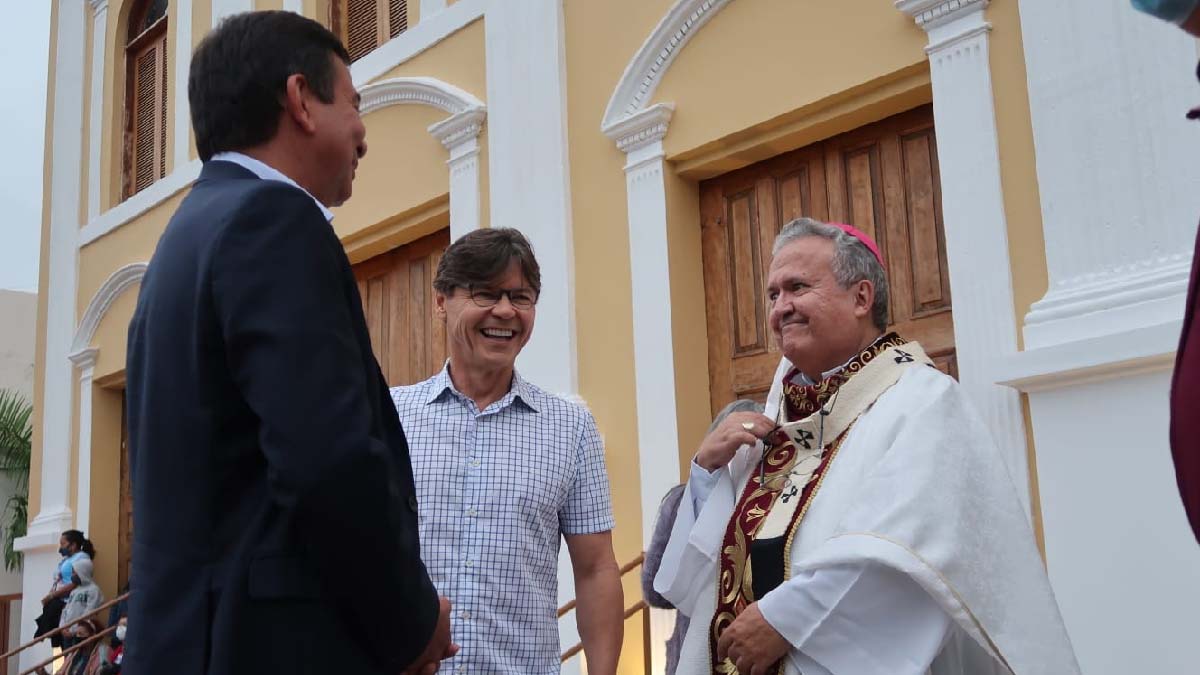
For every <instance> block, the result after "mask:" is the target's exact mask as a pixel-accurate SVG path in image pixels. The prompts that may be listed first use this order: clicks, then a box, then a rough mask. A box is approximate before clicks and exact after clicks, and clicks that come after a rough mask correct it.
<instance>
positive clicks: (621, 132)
mask: <svg viewBox="0 0 1200 675" xmlns="http://www.w3.org/2000/svg"><path fill="white" fill-rule="evenodd" d="M673 111H674V107H673V106H671V105H670V104H666V103H659V104H657V105H654V106H651V107H649V108H646V109H645V110H642V111H639V112H637V113H634V114H633V115H631V116H629V117H627V118H625V119H624V120H622V121H620V122H617V123H616V124H613V125H611V126H609V127H606V128H605V129H604V133H605V134H606V135H607V136H608V137H609V138H611V139H613V140H614V141H615V142H616V144H617V147H618V148H620V149H621V150H622V151H623V152H624V153H625V157H626V163H625V199H626V204H627V208H628V214H629V215H628V221H629V267H630V274H631V277H632V285H633V297H632V302H633V362H634V373H635V391H636V393H637V438H638V466H639V469H640V476H639V478H640V481H641V501H642V548H643V549H646V548H649V546H650V538H651V536H652V535H653V534H654V520H655V516H656V515H657V514H658V505H659V504H660V503H661V502H662V498H663V495H665V494H666V493H667V491H668V490H670V489H671V488H672V487H674V486H675V485H676V484H677V482H678V480H679V428H678V424H677V420H678V417H677V406H676V401H675V348H674V340H673V336H672V331H671V312H670V311H669V308H670V298H671V275H670V265H669V264H668V260H669V257H668V250H667V193H666V183H665V182H664V176H663V172H664V170H665V167H664V162H663V158H664V154H663V145H662V139H663V137H664V136H666V134H667V127H668V125H669V124H670V121H671V114H672V112H673ZM664 308H666V309H664ZM673 627H674V616H673V613H672V612H669V611H664V610H658V609H652V610H651V612H650V645H649V646H650V649H651V663H652V664H653V665H654V667H655V672H656V673H657V672H661V668H662V664H663V663H664V662H665V656H666V652H665V645H666V641H667V638H668V637H670V635H671V630H672V628H673Z"/></svg>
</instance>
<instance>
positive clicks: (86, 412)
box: [70, 348, 99, 534]
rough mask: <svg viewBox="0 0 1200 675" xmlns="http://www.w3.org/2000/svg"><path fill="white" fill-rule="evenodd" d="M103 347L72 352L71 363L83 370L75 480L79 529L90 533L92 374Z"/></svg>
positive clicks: (76, 521) (77, 526)
mask: <svg viewBox="0 0 1200 675" xmlns="http://www.w3.org/2000/svg"><path fill="white" fill-rule="evenodd" d="M97 354H99V350H97V349H95V348H88V349H84V350H82V351H78V352H75V353H74V354H71V357H70V358H71V363H74V364H75V367H76V368H77V369H79V440H78V443H77V444H76V457H78V458H79V464H78V467H77V470H76V477H75V478H76V481H75V529H77V530H80V531H82V532H83V533H84V534H87V532H88V528H89V526H90V522H89V521H90V517H91V510H92V509H91V500H92V375H93V374H94V372H95V368H96V356H97Z"/></svg>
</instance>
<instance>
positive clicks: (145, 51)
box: [124, 18, 167, 197]
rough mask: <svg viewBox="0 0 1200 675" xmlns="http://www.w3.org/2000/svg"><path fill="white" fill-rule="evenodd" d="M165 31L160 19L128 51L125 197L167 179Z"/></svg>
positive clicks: (136, 39) (164, 23)
mask: <svg viewBox="0 0 1200 675" xmlns="http://www.w3.org/2000/svg"><path fill="white" fill-rule="evenodd" d="M166 28H167V27H166V19H165V18H163V19H160V20H159V21H158V22H157V23H156V24H155V25H154V26H153V27H152V28H151V29H149V30H147V31H146V32H145V33H143V34H142V35H140V36H138V37H137V38H135V39H134V41H133V42H132V43H131V44H130V45H129V47H128V49H127V51H126V58H127V60H128V68H127V79H126V84H127V88H128V92H127V93H128V95H127V99H126V100H127V103H126V105H127V109H126V142H125V177H124V188H125V189H124V194H125V196H126V197H128V196H130V195H133V194H135V193H137V192H140V191H142V190H144V189H145V188H147V187H149V186H150V185H151V184H153V183H154V181H156V180H158V179H160V178H162V177H163V176H166V175H167V30H166Z"/></svg>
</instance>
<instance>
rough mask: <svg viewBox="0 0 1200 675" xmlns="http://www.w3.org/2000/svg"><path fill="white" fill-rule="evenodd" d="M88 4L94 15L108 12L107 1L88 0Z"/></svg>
mask: <svg viewBox="0 0 1200 675" xmlns="http://www.w3.org/2000/svg"><path fill="white" fill-rule="evenodd" d="M88 4H90V5H91V6H92V11H93V12H95V13H96V14H99V13H100V12H107V11H108V0H88Z"/></svg>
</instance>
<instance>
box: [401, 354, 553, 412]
mask: <svg viewBox="0 0 1200 675" xmlns="http://www.w3.org/2000/svg"><path fill="white" fill-rule="evenodd" d="M446 392H450V393H451V394H452V395H454V396H455V397H457V398H460V399H464V400H465V399H466V398H467V396H466V394H463V393H462V392H460V391H459V390H458V389H456V388H455V386H454V380H451V379H450V361H449V360H447V361H446V365H444V366H442V369H441V371H439V372H438V374H437V375H434V376H433V379H432V380H430V382H429V389H428V395H427V396H426V397H425V405H429V404H430V403H433V402H434V401H437V400H438V399H440V398H441V397H442V396H443V395H445V394H446ZM537 399H538V392H537V390H536V389H535V388H534V387H533V385H531V384H530V383H529V382H527V381H526V380H525V378H523V377H521V374H520V373H518V372H517V371H516V370H514V371H513V381H512V385H510V386H509V389H508V393H507V394H505V395H504V396H503V397H502V398H501V399H500V400H499V401H497V403H495V404H493V405H496V404H499V406H500V409H504V408H506V407H508V406H509V405H511V404H512V403H514V402H516V401H520V402H521V403H522V404H524V405H525V407H527V408H529V409H530V410H532V411H533V412H538V405H537Z"/></svg>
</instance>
